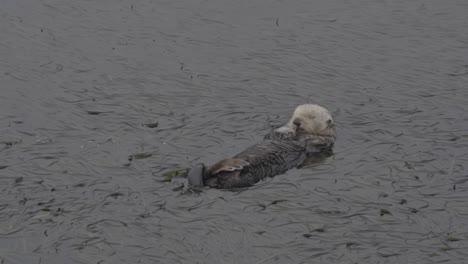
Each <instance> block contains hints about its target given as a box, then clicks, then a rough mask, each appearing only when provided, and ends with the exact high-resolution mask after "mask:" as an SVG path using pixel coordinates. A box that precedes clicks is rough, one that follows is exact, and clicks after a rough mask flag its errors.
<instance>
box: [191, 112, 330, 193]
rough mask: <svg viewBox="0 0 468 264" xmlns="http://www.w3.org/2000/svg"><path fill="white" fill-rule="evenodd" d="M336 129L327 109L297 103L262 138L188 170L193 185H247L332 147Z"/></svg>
mask: <svg viewBox="0 0 468 264" xmlns="http://www.w3.org/2000/svg"><path fill="white" fill-rule="evenodd" d="M335 138H336V132H335V125H334V121H333V118H332V116H331V114H330V112H329V111H328V110H327V109H326V108H325V107H323V106H320V105H316V104H304V105H300V106H298V107H297V108H296V110H295V111H294V114H293V116H292V118H291V119H290V120H289V122H288V123H287V124H286V125H284V126H282V127H280V128H277V129H274V130H272V131H270V132H269V133H268V134H267V135H266V136H265V138H264V141H263V142H261V143H259V144H256V145H253V146H251V147H249V148H247V149H246V150H244V151H242V152H241V153H239V154H237V155H236V156H234V157H233V158H230V159H224V160H221V161H218V162H217V163H215V164H213V165H212V166H209V167H205V166H204V165H203V164H199V165H197V166H196V167H194V168H192V169H191V170H190V172H189V173H188V176H187V178H188V181H189V183H190V184H191V185H194V186H205V185H206V186H210V187H214V188H222V189H229V188H240V187H248V186H252V185H253V184H255V183H257V182H259V181H260V180H263V179H265V178H266V177H273V176H275V175H278V174H282V173H284V172H286V171H287V170H289V169H291V168H294V167H296V166H298V165H300V164H301V163H302V162H303V161H304V160H305V159H306V158H307V156H309V155H312V154H317V153H320V152H321V151H323V150H326V149H331V147H333V143H334V142H335Z"/></svg>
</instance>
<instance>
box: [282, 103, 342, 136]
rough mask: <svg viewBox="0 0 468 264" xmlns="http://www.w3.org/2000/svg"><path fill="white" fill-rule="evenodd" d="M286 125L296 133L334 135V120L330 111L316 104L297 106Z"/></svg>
mask: <svg viewBox="0 0 468 264" xmlns="http://www.w3.org/2000/svg"><path fill="white" fill-rule="evenodd" d="M288 126H289V127H291V128H292V129H294V130H295V131H296V133H297V134H308V135H322V136H332V135H335V126H334V121H333V118H332V117H331V114H330V112H329V111H328V110H327V109H326V108H325V107H323V106H320V105H316V104H304V105H300V106H298V107H297V108H296V110H295V111H294V114H293V116H292V118H291V120H289V123H288Z"/></svg>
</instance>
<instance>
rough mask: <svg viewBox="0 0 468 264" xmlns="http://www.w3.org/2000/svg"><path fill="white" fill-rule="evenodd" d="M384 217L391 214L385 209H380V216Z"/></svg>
mask: <svg viewBox="0 0 468 264" xmlns="http://www.w3.org/2000/svg"><path fill="white" fill-rule="evenodd" d="M384 215H392V213H390V211H389V210H387V209H380V216H384Z"/></svg>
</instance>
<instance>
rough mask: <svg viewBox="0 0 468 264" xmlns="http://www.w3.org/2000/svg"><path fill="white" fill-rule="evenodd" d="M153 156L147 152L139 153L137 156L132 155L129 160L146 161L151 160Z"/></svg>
mask: <svg viewBox="0 0 468 264" xmlns="http://www.w3.org/2000/svg"><path fill="white" fill-rule="evenodd" d="M151 156H153V154H151V153H145V152H143V153H137V154H133V155H130V156H129V157H128V160H129V161H132V160H133V159H146V158H149V157H151Z"/></svg>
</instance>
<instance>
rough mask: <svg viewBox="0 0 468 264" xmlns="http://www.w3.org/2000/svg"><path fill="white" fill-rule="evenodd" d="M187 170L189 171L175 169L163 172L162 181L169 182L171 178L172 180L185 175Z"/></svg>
mask: <svg viewBox="0 0 468 264" xmlns="http://www.w3.org/2000/svg"><path fill="white" fill-rule="evenodd" d="M189 170H190V169H189V168H181V169H175V170H171V171H168V172H165V173H163V177H164V179H163V180H162V181H163V182H170V181H171V180H172V178H174V177H175V176H179V175H183V174H186V173H187V172H188V171H189Z"/></svg>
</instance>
